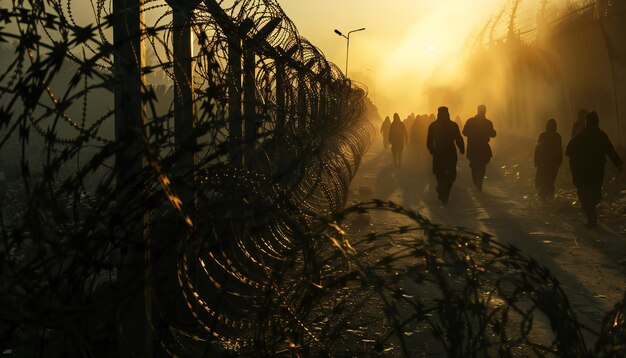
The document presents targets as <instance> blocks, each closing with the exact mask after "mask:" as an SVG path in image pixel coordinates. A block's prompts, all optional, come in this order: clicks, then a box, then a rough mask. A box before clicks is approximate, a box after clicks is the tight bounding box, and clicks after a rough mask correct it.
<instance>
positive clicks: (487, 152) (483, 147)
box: [463, 104, 496, 191]
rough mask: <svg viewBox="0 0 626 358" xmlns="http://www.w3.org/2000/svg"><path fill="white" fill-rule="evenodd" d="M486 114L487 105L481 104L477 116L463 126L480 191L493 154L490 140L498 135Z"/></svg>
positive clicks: (474, 179)
mask: <svg viewBox="0 0 626 358" xmlns="http://www.w3.org/2000/svg"><path fill="white" fill-rule="evenodd" d="M486 114H487V107H485V105H482V104H481V105H480V106H478V114H477V115H476V117H473V118H470V119H468V120H467V122H466V123H465V128H463V135H465V136H466V137H467V158H468V159H469V161H470V168H472V180H473V181H474V186H476V189H477V190H478V191H482V190H483V180H484V179H485V171H486V170H487V163H489V160H491V157H492V156H493V154H492V152H491V147H490V146H489V140H490V139H491V138H493V137H495V136H496V131H495V130H494V129H493V123H492V122H491V121H490V120H488V119H487V117H486Z"/></svg>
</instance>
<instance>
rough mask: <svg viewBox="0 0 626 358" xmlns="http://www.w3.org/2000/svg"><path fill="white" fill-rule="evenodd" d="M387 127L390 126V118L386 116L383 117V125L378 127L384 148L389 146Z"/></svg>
mask: <svg viewBox="0 0 626 358" xmlns="http://www.w3.org/2000/svg"><path fill="white" fill-rule="evenodd" d="M389 128H391V120H389V116H387V117H385V121H384V122H383V125H382V126H381V127H380V133H382V134H383V146H385V150H387V148H388V147H389Z"/></svg>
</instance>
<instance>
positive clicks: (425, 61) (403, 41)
mask: <svg viewBox="0 0 626 358" xmlns="http://www.w3.org/2000/svg"><path fill="white" fill-rule="evenodd" d="M279 2H280V4H281V6H282V7H283V10H284V11H285V13H286V14H287V15H288V16H289V17H290V18H291V19H292V20H293V21H294V23H295V24H296V26H297V27H298V29H299V31H300V33H301V35H302V36H304V37H306V38H307V39H309V40H310V41H311V42H312V43H313V44H314V45H316V46H318V47H319V48H320V49H321V50H322V51H323V52H324V53H325V54H326V56H327V58H328V59H329V60H331V61H332V62H335V63H336V64H337V65H339V67H340V68H341V69H342V70H343V69H344V68H345V56H346V53H345V52H346V40H345V39H344V38H342V37H340V36H338V35H336V34H335V33H333V30H334V29H335V28H336V29H339V30H340V31H342V32H344V33H347V32H348V31H350V30H353V29H357V28H361V27H365V28H366V30H365V31H363V32H359V33H354V34H353V35H351V37H350V65H349V75H350V77H351V78H353V79H355V80H357V81H360V82H362V83H364V84H365V85H367V87H368V88H369V90H370V94H371V96H372V97H373V99H374V101H375V102H376V103H377V104H378V105H379V107H380V109H381V115H383V116H384V115H386V114H390V113H391V112H395V111H397V112H400V114H401V115H402V116H403V117H404V116H406V115H407V114H408V113H410V112H416V113H421V112H426V111H427V110H428V108H427V104H428V102H427V100H426V98H424V96H423V92H422V90H423V86H424V82H425V80H427V79H428V78H429V77H431V75H432V74H433V72H434V71H435V70H436V69H440V71H439V72H438V73H440V72H443V73H447V74H449V75H451V76H452V75H454V73H449V72H451V71H452V72H453V71H454V70H453V69H454V68H455V66H453V63H454V60H459V56H462V53H463V50H464V48H465V44H466V39H467V38H468V36H469V35H470V33H472V32H474V31H475V30H476V29H479V28H480V27H481V26H482V25H484V24H485V23H486V22H487V20H488V19H489V16H490V15H492V14H493V13H495V12H497V11H498V10H499V9H501V7H502V6H503V4H504V3H505V2H506V0H386V1H383V0H315V1H303V0H282V1H279ZM442 67H445V68H446V69H448V68H450V70H441V68H442Z"/></svg>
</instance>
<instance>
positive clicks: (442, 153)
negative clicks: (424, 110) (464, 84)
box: [426, 107, 465, 204]
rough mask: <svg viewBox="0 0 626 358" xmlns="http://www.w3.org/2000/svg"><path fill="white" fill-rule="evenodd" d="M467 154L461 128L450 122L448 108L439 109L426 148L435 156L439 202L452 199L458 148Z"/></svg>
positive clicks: (434, 166)
mask: <svg viewBox="0 0 626 358" xmlns="http://www.w3.org/2000/svg"><path fill="white" fill-rule="evenodd" d="M455 144H456V146H457V147H459V151H460V152H461V154H464V153H465V143H464V142H463V137H462V136H461V132H460V130H459V126H458V125H457V124H456V123H454V122H452V121H451V120H450V113H448V108H447V107H439V111H438V114H437V120H435V121H434V122H432V123H431V124H430V126H429V127H428V137H427V138H426V146H427V147H428V151H429V152H430V154H431V155H432V156H433V173H434V174H435V177H436V178H437V194H438V196H437V197H438V198H439V200H441V202H442V203H444V204H446V203H447V202H448V199H449V197H450V190H451V189H452V184H454V181H455V180H456V161H457V155H456V147H455Z"/></svg>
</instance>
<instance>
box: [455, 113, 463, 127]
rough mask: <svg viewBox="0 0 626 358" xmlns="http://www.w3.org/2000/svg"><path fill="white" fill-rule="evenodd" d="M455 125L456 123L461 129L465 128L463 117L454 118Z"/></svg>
mask: <svg viewBox="0 0 626 358" xmlns="http://www.w3.org/2000/svg"><path fill="white" fill-rule="evenodd" d="M454 123H456V124H457V125H458V126H459V129H460V128H463V120H462V119H461V116H456V117H455V118H454Z"/></svg>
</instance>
